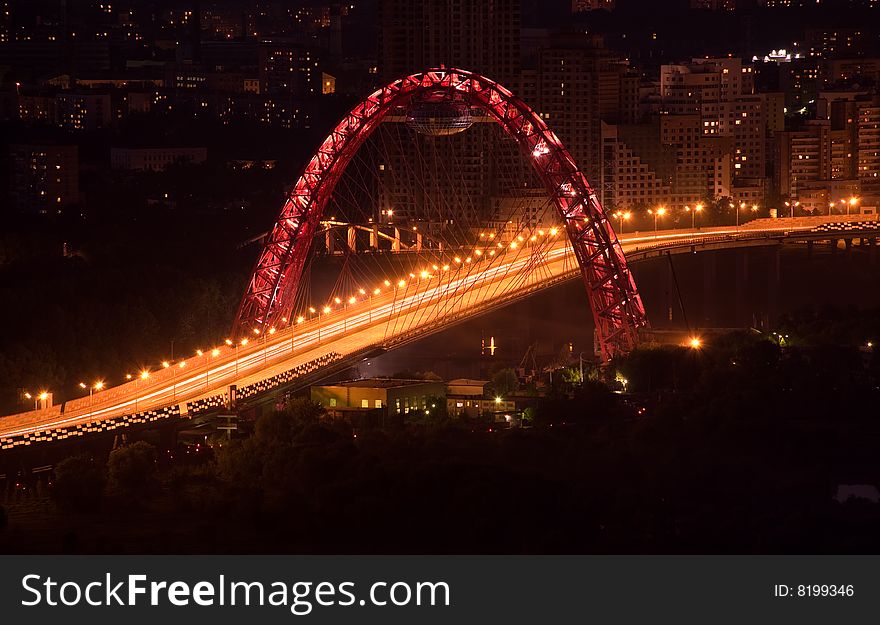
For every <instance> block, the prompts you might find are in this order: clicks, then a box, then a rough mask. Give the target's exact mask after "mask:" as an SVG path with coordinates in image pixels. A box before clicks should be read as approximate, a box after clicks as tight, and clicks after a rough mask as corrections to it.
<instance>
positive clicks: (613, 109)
mask: <svg viewBox="0 0 880 625" xmlns="http://www.w3.org/2000/svg"><path fill="white" fill-rule="evenodd" d="M538 78H539V79H538V99H537V105H538V108H539V110H540V112H541V114H542V115H543V116H544V119H545V120H546V121H547V124H548V125H549V126H550V127H551V128H552V129H553V131H554V132H555V133H556V134H557V136H559V138H560V140H562V142H563V143H564V144H565V146H566V147H567V148H568V149H569V151H570V152H571V154H572V156H573V157H574V159H575V162H577V163H578V165H579V166H580V168H581V169H582V170H583V172H584V174H585V175H586V176H587V179H588V180H590V181H597V180H599V178H600V169H601V162H602V127H601V123H602V122H603V121H604V122H606V123H610V124H632V123H635V122H636V121H637V120H638V116H639V78H638V75H637V74H635V73H633V72H631V71H630V68H629V66H628V65H627V64H626V63H625V62H623V61H622V60H621V59H619V58H618V57H616V56H614V55H613V54H612V53H611V52H610V51H609V50H608V49H607V48H605V47H604V45H603V42H602V39H601V38H599V37H588V36H585V35H579V36H569V37H558V36H553V37H550V38H549V39H548V43H547V45H546V46H545V47H544V48H542V49H541V50H540V51H539V68H538ZM594 184H595V185H596V186H597V187H599V186H600V185H599V184H598V182H594ZM597 191H598V189H597ZM600 200H601V193H600Z"/></svg>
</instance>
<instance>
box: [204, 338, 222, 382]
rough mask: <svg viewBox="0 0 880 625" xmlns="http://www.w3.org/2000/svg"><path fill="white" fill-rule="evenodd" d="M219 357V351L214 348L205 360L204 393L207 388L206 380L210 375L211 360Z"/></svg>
mask: <svg viewBox="0 0 880 625" xmlns="http://www.w3.org/2000/svg"><path fill="white" fill-rule="evenodd" d="M219 355H220V350H219V349H217V348H216V347H215V348H214V349H212V350H211V355H210V357H207V358H205V390H206V391H207V390H208V388H209V386H208V379H209V377H210V375H211V358H216V357H217V356H219Z"/></svg>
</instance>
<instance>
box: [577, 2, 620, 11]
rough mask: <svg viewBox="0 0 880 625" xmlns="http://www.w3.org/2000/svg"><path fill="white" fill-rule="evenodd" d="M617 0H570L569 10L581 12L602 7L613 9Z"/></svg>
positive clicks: (608, 9) (607, 9)
mask: <svg viewBox="0 0 880 625" xmlns="http://www.w3.org/2000/svg"><path fill="white" fill-rule="evenodd" d="M616 4H617V0H571V12H572V13H583V12H585V11H598V10H600V9H604V10H606V11H613V10H614V5H616Z"/></svg>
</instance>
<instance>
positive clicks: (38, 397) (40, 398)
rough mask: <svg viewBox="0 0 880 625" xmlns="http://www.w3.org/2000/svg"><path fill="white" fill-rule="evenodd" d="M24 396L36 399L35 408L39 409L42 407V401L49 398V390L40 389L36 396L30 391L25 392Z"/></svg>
mask: <svg viewBox="0 0 880 625" xmlns="http://www.w3.org/2000/svg"><path fill="white" fill-rule="evenodd" d="M24 398H25V399H33V400H34V410H39V409H40V402H41V401H46V400H47V399H49V393H48V391H40V392H39V393H38V394H37V395H36V396H34V395H31V394H30V393H28V392H25V394H24Z"/></svg>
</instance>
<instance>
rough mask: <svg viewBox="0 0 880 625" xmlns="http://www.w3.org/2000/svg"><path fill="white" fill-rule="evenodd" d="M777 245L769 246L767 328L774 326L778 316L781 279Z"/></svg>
mask: <svg viewBox="0 0 880 625" xmlns="http://www.w3.org/2000/svg"><path fill="white" fill-rule="evenodd" d="M779 247H780V246H776V247H772V248H770V262H769V267H768V271H767V330H771V329H773V328H775V327H776V320H777V318H778V317H779V289H780V287H781V285H782V279H781V275H780V271H779Z"/></svg>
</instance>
